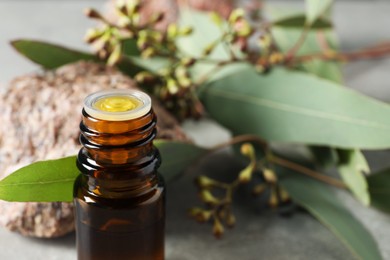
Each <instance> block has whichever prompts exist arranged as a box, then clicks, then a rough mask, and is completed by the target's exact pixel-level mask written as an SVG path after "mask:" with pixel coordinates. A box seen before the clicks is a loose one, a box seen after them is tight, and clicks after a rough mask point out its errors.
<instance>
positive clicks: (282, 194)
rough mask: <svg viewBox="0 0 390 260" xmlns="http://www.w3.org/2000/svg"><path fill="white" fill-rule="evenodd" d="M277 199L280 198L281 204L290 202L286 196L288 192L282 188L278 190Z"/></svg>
mask: <svg viewBox="0 0 390 260" xmlns="http://www.w3.org/2000/svg"><path fill="white" fill-rule="evenodd" d="M279 197H280V200H281V201H282V202H287V201H289V200H290V195H289V194H288V192H287V191H286V190H285V189H283V188H280V189H279Z"/></svg>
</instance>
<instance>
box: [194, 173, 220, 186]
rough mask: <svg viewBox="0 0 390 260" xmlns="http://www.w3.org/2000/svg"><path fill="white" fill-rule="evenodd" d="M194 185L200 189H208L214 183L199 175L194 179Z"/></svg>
mask: <svg viewBox="0 0 390 260" xmlns="http://www.w3.org/2000/svg"><path fill="white" fill-rule="evenodd" d="M195 183H196V185H197V186H198V187H199V188H200V189H209V188H211V187H213V186H214V185H215V183H216V181H215V180H213V179H211V178H209V177H207V176H205V175H200V176H199V177H198V178H196V179H195Z"/></svg>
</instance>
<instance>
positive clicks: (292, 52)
mask: <svg viewBox="0 0 390 260" xmlns="http://www.w3.org/2000/svg"><path fill="white" fill-rule="evenodd" d="M309 31H310V27H309V26H307V25H306V26H305V27H304V28H303V30H302V33H301V35H300V36H299V38H298V40H297V42H296V43H295V44H294V46H293V47H291V49H290V50H289V51H288V52H287V54H286V60H287V61H289V60H291V59H293V57H294V56H295V54H296V53H297V52H298V51H299V49H300V48H301V47H302V45H303V43H304V42H305V40H306V36H307V34H308V33H309Z"/></svg>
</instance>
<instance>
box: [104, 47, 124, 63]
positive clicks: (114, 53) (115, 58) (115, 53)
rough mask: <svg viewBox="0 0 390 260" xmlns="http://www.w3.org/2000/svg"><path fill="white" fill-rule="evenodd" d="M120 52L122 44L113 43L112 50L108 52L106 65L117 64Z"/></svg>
mask: <svg viewBox="0 0 390 260" xmlns="http://www.w3.org/2000/svg"><path fill="white" fill-rule="evenodd" d="M121 53H122V46H121V45H120V44H117V45H115V47H114V50H113V51H112V53H111V54H110V56H109V58H108V60H107V65H108V66H114V65H115V64H117V63H118V62H119V60H120V58H121Z"/></svg>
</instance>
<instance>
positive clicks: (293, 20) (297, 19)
mask: <svg viewBox="0 0 390 260" xmlns="http://www.w3.org/2000/svg"><path fill="white" fill-rule="evenodd" d="M305 22H306V17H305V15H301V14H298V15H294V16H288V17H283V18H281V19H278V20H275V21H273V22H272V25H273V26H280V27H284V28H300V29H302V28H304V27H305ZM332 26H333V25H332V23H331V22H330V21H328V20H326V19H322V18H320V19H317V20H316V21H315V22H314V24H312V25H311V28H312V29H330V28H332Z"/></svg>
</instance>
